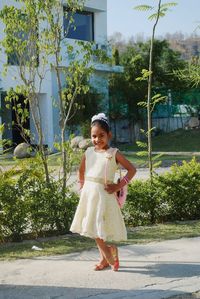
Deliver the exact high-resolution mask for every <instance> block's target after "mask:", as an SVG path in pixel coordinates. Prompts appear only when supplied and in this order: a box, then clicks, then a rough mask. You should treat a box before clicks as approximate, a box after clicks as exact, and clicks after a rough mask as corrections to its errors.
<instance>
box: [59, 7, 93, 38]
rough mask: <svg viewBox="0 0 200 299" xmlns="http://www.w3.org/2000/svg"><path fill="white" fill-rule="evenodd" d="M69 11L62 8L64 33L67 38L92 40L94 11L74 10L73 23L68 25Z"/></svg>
mask: <svg viewBox="0 0 200 299" xmlns="http://www.w3.org/2000/svg"><path fill="white" fill-rule="evenodd" d="M69 19H70V13H69V12H68V11H67V10H66V9H65V10H64V35H65V37H67V38H72V39H78V40H85V41H93V40H94V13H93V12H89V11H81V12H76V13H75V14H74V15H73V19H74V23H73V24H70V25H69Z"/></svg>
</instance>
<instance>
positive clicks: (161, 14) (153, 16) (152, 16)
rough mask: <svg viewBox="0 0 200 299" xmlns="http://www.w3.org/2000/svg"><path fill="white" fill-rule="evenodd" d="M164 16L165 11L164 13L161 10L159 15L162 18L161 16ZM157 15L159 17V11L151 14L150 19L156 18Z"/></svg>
mask: <svg viewBox="0 0 200 299" xmlns="http://www.w3.org/2000/svg"><path fill="white" fill-rule="evenodd" d="M164 16H165V13H163V12H162V11H160V12H159V17H160V18H161V17H164ZM157 17H158V13H154V14H152V15H151V16H149V17H148V19H149V20H150V21H152V20H154V19H156V18H157Z"/></svg>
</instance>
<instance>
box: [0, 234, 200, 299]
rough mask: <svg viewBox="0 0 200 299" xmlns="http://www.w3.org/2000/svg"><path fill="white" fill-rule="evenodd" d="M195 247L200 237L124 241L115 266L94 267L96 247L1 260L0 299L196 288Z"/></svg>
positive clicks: (74, 298)
mask: <svg viewBox="0 0 200 299" xmlns="http://www.w3.org/2000/svg"><path fill="white" fill-rule="evenodd" d="M199 248H200V238H191V239H179V240H172V241H163V242H160V243H157V242H156V243H149V244H145V245H128V246H123V247H120V248H119V254H120V262H121V267H120V269H119V271H118V272H113V271H112V270H110V269H107V270H104V271H98V272H95V271H93V266H94V264H95V263H96V261H97V259H98V252H97V250H95V249H93V250H90V251H84V252H82V253H73V254H67V255H61V256H50V257H40V258H34V259H21V260H16V261H4V262H0V299H36V298H39V299H54V298H57V299H61V298H62V299H86V298H90V299H94V298H95V299H119V298H120V299H129V298H134V299H161V298H170V297H173V296H175V295H183V294H185V293H192V292H196V291H199V290H200V250H199ZM178 298H182V297H178ZM183 298H197V297H183Z"/></svg>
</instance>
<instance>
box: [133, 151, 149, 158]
mask: <svg viewBox="0 0 200 299" xmlns="http://www.w3.org/2000/svg"><path fill="white" fill-rule="evenodd" d="M136 155H137V156H138V157H147V156H148V151H141V152H137V154H136Z"/></svg>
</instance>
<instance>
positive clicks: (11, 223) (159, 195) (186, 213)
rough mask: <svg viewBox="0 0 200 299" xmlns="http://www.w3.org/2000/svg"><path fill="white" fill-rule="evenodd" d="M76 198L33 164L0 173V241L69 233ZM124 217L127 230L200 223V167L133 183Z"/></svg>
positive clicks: (189, 166)
mask: <svg viewBox="0 0 200 299" xmlns="http://www.w3.org/2000/svg"><path fill="white" fill-rule="evenodd" d="M77 203H78V195H77V194H76V193H74V192H72V191H71V190H70V189H68V190H67V196H66V198H64V199H63V196H62V193H61V184H60V183H59V182H58V181H55V180H52V181H51V182H50V184H49V185H48V186H47V184H46V182H45V180H44V175H43V171H42V168H41V167H40V166H39V165H38V164H37V163H36V164H35V165H34V163H33V161H32V163H31V164H27V165H26V166H24V167H23V168H22V169H21V172H19V171H18V170H11V171H6V172H4V173H0V241H1V240H5V239H10V240H15V241H16V240H21V239H22V238H23V236H24V234H25V233H31V234H32V236H35V237H37V236H38V235H41V233H44V232H48V231H53V232H54V233H55V231H56V232H59V233H62V232H65V233H66V232H68V230H69V227H70V224H71V222H72V219H73V216H74V213H75V209H76V206H77ZM123 215H124V219H125V222H126V225H127V226H138V225H148V224H153V223H160V222H165V221H175V220H194V219H200V164H199V163H198V162H197V161H196V160H195V159H193V160H191V162H188V163H187V162H183V165H182V166H177V165H174V166H173V167H172V168H171V171H170V172H168V173H165V174H164V175H160V176H156V175H155V176H154V178H153V182H152V183H151V182H150V180H146V181H139V180H135V181H133V183H132V184H131V185H130V186H129V192H128V197H127V201H126V204H125V206H124V208H123Z"/></svg>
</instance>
